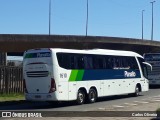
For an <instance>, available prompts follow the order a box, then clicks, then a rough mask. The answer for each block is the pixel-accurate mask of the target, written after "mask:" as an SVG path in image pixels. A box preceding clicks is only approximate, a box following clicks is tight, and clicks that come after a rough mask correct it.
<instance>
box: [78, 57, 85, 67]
mask: <svg viewBox="0 0 160 120" xmlns="http://www.w3.org/2000/svg"><path fill="white" fill-rule="evenodd" d="M77 63H78V69H84V58H83V56H81V55H78V56H77Z"/></svg>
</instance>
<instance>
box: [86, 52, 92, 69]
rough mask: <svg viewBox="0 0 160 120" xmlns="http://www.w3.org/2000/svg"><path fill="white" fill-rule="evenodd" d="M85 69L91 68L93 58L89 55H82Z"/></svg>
mask: <svg viewBox="0 0 160 120" xmlns="http://www.w3.org/2000/svg"><path fill="white" fill-rule="evenodd" d="M84 67H85V69H93V58H92V56H90V55H87V56H84Z"/></svg>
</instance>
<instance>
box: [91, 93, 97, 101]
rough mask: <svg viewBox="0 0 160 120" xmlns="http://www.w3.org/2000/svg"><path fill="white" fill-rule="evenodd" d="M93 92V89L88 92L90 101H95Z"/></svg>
mask: <svg viewBox="0 0 160 120" xmlns="http://www.w3.org/2000/svg"><path fill="white" fill-rule="evenodd" d="M95 96H96V95H95V93H94V92H93V91H91V93H90V99H91V101H95Z"/></svg>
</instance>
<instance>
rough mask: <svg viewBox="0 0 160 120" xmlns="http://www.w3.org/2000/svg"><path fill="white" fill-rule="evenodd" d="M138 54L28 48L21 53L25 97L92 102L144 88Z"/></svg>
mask: <svg viewBox="0 0 160 120" xmlns="http://www.w3.org/2000/svg"><path fill="white" fill-rule="evenodd" d="M147 66H150V64H148V63H146V62H144V59H143V57H142V56H141V55H139V54H137V53H135V52H129V51H118V50H117V51H116V50H103V49H93V50H73V49H58V48H56V49H52V48H42V49H31V50H28V51H26V52H25V53H24V61H23V74H24V80H25V82H24V83H25V98H26V100H31V101H72V100H76V101H77V103H78V104H83V103H84V102H86V101H87V102H89V103H93V102H95V101H96V99H97V98H98V97H103V96H111V95H121V94H129V93H131V94H134V95H135V96H138V95H139V93H140V92H144V91H148V89H149V84H148V79H147Z"/></svg>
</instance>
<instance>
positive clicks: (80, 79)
mask: <svg viewBox="0 0 160 120" xmlns="http://www.w3.org/2000/svg"><path fill="white" fill-rule="evenodd" d="M83 75H84V70H78V74H77V78H76V81H82V79H83Z"/></svg>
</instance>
